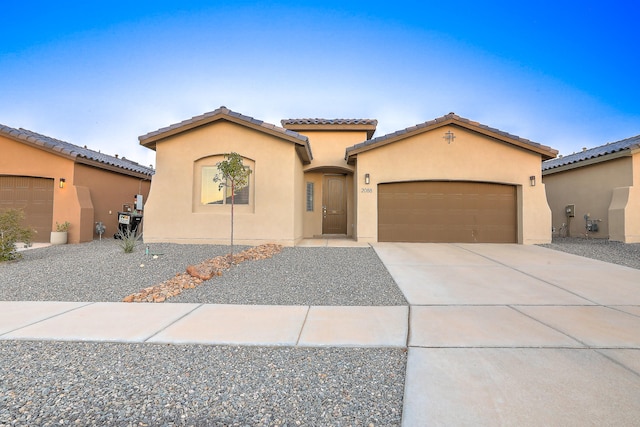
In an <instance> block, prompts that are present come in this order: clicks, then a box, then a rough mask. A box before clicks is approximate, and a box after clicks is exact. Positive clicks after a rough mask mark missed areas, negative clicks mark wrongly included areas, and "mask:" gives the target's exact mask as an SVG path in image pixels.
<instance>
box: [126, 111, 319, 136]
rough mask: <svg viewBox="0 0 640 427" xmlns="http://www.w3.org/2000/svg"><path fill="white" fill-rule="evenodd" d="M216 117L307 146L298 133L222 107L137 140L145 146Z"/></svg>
mask: <svg viewBox="0 0 640 427" xmlns="http://www.w3.org/2000/svg"><path fill="white" fill-rule="evenodd" d="M218 115H226V116H229V117H234V118H236V119H239V120H241V121H244V122H247V123H250V124H253V125H255V126H260V127H263V128H265V129H268V130H270V131H275V132H278V133H281V134H283V135H287V136H289V137H290V138H295V139H298V140H300V142H302V143H304V144H307V143H308V142H309V139H308V138H307V137H306V136H304V135H300V134H299V133H298V132H294V131H292V130H289V129H284V128H281V127H279V126H276V125H273V124H271V123H266V122H263V121H262V120H258V119H254V118H253V117H250V116H245V115H244V114H240V113H236V112H235V111H231V110H229V109H228V108H227V107H225V106H222V107H220V108H218V109H216V110H214V111H210V112H208V113H204V114H201V115H199V116H194V117H192V118H190V119H187V120H183V121H181V122H180V123H175V124H173V125H170V126H167V127H164V128H161V129H158V130H156V131H153V132H149V133H147V134H145V135H142V136H140V137H138V139H139V140H140V143H141V144H143V145H145V141H146V140H148V139H154V137H157V136H160V135H162V134H167V133H168V134H173V132H172V131H176V130H179V129H181V128H184V129H191V128H192V127H194V126H197V125H199V124H205V123H208V122H209V121H208V119H210V118H212V117H215V116H218Z"/></svg>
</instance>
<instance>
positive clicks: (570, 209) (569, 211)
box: [564, 205, 576, 218]
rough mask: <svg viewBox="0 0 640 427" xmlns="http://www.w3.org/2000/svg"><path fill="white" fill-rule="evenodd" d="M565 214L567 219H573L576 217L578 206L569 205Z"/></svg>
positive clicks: (565, 209)
mask: <svg viewBox="0 0 640 427" xmlns="http://www.w3.org/2000/svg"><path fill="white" fill-rule="evenodd" d="M564 212H565V213H566V214H567V217H569V218H573V217H574V216H576V205H567V207H566V208H564Z"/></svg>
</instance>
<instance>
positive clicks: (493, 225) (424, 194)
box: [378, 181, 518, 243]
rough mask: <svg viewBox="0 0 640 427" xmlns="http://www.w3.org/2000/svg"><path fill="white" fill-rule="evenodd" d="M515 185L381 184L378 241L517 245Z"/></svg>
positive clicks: (424, 182) (426, 182)
mask: <svg viewBox="0 0 640 427" xmlns="http://www.w3.org/2000/svg"><path fill="white" fill-rule="evenodd" d="M517 224H518V222H517V203H516V187H515V186H513V185H503V184H493V183H485V182H460V181H414V182H398V183H389V184H379V185H378V241H380V242H429V243H517V230H518V225H517Z"/></svg>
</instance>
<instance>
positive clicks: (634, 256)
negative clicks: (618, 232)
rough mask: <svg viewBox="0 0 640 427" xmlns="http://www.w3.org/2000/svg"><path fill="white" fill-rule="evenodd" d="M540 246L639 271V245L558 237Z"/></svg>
mask: <svg viewBox="0 0 640 427" xmlns="http://www.w3.org/2000/svg"><path fill="white" fill-rule="evenodd" d="M540 246H542V247H545V248H549V249H554V250H558V251H563V252H568V253H571V254H574V255H580V256H583V257H587V258H592V259H597V260H600V261H605V262H610V263H613V264H619V265H624V266H627V267H631V268H636V269H640V243H627V244H625V243H620V242H610V241H608V240H606V239H588V240H587V239H581V238H577V237H559V238H554V239H553V242H552V243H551V244H548V245H540Z"/></svg>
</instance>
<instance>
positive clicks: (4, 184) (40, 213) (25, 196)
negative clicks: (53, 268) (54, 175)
mask: <svg viewBox="0 0 640 427" xmlns="http://www.w3.org/2000/svg"><path fill="white" fill-rule="evenodd" d="M5 209H22V210H23V211H24V214H25V221H24V224H25V225H27V226H29V227H31V228H33V229H34V230H35V231H36V233H35V234H34V235H33V241H34V242H48V241H49V238H50V236H51V234H50V232H51V223H52V222H53V179H50V178H34V177H29V176H0V210H5Z"/></svg>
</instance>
